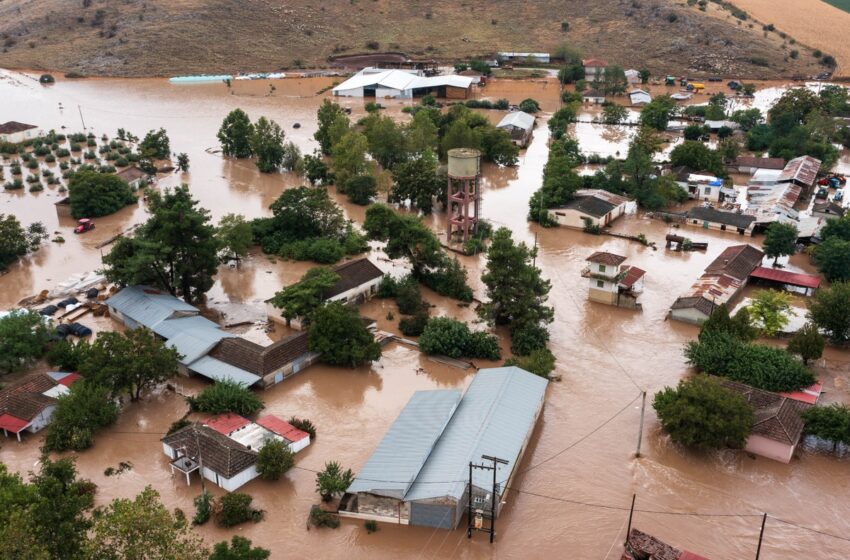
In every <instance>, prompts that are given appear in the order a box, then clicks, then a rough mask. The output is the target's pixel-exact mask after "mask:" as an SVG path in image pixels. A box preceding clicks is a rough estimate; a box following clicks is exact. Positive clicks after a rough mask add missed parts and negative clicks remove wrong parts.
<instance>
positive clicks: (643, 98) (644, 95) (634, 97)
mask: <svg viewBox="0 0 850 560" xmlns="http://www.w3.org/2000/svg"><path fill="white" fill-rule="evenodd" d="M651 101H652V96H651V95H650V94H649V92H648V91H644V90H642V89H633V90H632V91H630V92H629V102H630V103H631V104H632V105H634V106H640V105H647V104H648V103H650V102H651Z"/></svg>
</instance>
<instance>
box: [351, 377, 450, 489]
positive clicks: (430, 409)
mask: <svg viewBox="0 0 850 560" xmlns="http://www.w3.org/2000/svg"><path fill="white" fill-rule="evenodd" d="M460 400H461V393H460V391H458V390H456V389H452V390H444V391H417V392H416V393H414V394H413V396H412V397H411V398H410V400H409V401H408V403H407V405H405V407H404V409H402V411H401V413H400V414H399V415H398V418H396V420H395V422H393V424H392V426H390V429H389V430H387V433H386V434H385V435H384V439H382V440H381V443H379V444H378V447H377V448H376V449H375V451H374V452H373V453H372V456H371V457H369V460H368V461H366V464H365V465H363V468H361V469H360V472H359V473H358V475H357V478H355V479H354V482H353V483H352V484H351V486H349V487H348V492H350V493H355V492H369V493H371V494H377V495H380V496H389V497H393V498H398V499H402V498H404V495H405V494H406V493H407V491H408V490H409V489H410V486H411V485H412V484H413V482H414V480H416V476H417V475H418V474H419V471H420V470H421V469H422V466H423V465H424V464H425V462H426V461H427V460H428V457H429V455H430V454H431V452H432V450H433V449H434V445H435V443H436V442H437V440H438V439H439V437H440V435H441V434H442V433H443V431H444V430H445V428H446V425H447V424H448V422H449V421H450V419H451V418H452V414H453V413H454V412H455V409H456V408H457V405H458V403H459V402H460ZM380 481H392V482H380Z"/></svg>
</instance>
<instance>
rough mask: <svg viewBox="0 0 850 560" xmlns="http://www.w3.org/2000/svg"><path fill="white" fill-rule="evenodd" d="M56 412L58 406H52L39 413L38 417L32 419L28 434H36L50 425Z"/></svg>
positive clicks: (27, 428)
mask: <svg viewBox="0 0 850 560" xmlns="http://www.w3.org/2000/svg"><path fill="white" fill-rule="evenodd" d="M54 410H56V405H50V406H48V407H47V408H45V409H44V410H42V411H41V412H39V413H38V416H36V417H35V418H33V419H32V422H30V424H29V426H27V427H26V430H27V431H28V432H32V433H36V432H38V431H39V430H41V429H42V428H44V427H45V426H47V425H48V424H50V420H51V419H52V418H53V411H54Z"/></svg>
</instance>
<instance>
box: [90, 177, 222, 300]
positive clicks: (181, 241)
mask: <svg viewBox="0 0 850 560" xmlns="http://www.w3.org/2000/svg"><path fill="white" fill-rule="evenodd" d="M148 202H149V208H150V213H151V214H150V218H149V219H148V221H147V222H145V223H144V224H143V225H142V226H141V227H139V228H138V229H137V230H136V234H135V235H134V236H133V237H122V238H121V239H119V240H118V241H117V242H116V243H115V245H114V246H113V248H112V251H110V252H109V254H108V255H106V257H104V259H103V262H104V264H105V265H106V268H105V273H106V276H107V278H108V279H109V281H110V282H116V283H118V284H120V285H124V286H127V285H133V284H146V285H153V286H156V287H159V288H161V289H163V290H166V291H168V292H169V293H170V294H172V295H174V296H182V297H183V298H184V299H185V300H186V301H187V302H188V303H191V302H193V301H197V300H198V299H199V298H200V297H201V296H202V295H203V294H204V293H206V292H207V290H209V289H210V288H211V287H212V285H213V275H214V274H215V273H216V270H217V269H218V263H219V259H218V242H217V240H216V238H215V228H214V227H213V226H212V225H211V224H210V217H209V212H208V211H207V210H205V209H203V208H198V203H197V201H196V200H195V199H194V198H192V195H191V194H190V193H189V187H188V186H186V185H183V186H181V187H177V188H175V189H173V190H170V189H166V190H165V192H164V193H163V194H160V193H158V192H151V193H150V194H149V195H148Z"/></svg>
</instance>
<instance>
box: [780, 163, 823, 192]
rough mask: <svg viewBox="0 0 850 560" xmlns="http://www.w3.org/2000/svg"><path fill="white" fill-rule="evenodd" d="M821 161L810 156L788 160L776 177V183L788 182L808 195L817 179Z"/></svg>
mask: <svg viewBox="0 0 850 560" xmlns="http://www.w3.org/2000/svg"><path fill="white" fill-rule="evenodd" d="M820 166H821V161H820V160H819V159H815V158H813V157H812V156H800V157H798V158H794V159H792V160H791V161H789V162H788V163H787V164H786V165H785V167H784V168H783V169H782V173H780V174H779V177H778V178H777V180H776V182H777V183H790V184H793V185H797V186H798V187H800V188H802V189H803V193H805V194H806V195H810V194H811V192H812V189H813V188H814V186H815V181H817V177H818V172H819V171H820Z"/></svg>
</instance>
